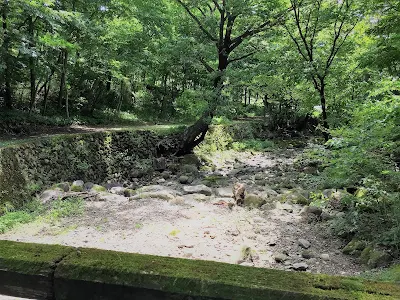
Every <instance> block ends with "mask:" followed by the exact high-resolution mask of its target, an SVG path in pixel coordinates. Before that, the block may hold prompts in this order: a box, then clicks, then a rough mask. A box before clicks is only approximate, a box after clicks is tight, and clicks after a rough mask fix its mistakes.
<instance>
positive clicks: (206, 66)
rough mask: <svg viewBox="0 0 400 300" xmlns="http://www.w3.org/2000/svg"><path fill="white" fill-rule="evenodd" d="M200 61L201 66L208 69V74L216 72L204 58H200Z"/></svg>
mask: <svg viewBox="0 0 400 300" xmlns="http://www.w3.org/2000/svg"><path fill="white" fill-rule="evenodd" d="M199 61H200V62H201V64H202V65H203V66H204V67H205V68H206V70H207V72H208V73H214V72H215V70H214V68H213V67H211V66H210V65H209V64H208V63H207V62H206V61H205V60H204V58H203V57H200V58H199Z"/></svg>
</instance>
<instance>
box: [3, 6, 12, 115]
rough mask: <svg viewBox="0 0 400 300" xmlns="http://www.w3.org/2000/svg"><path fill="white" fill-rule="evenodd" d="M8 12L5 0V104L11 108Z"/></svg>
mask: <svg viewBox="0 0 400 300" xmlns="http://www.w3.org/2000/svg"><path fill="white" fill-rule="evenodd" d="M8 12H9V3H8V0H4V1H3V3H2V23H3V24H2V25H3V46H2V52H3V53H2V54H3V55H2V56H3V57H4V99H5V106H6V108H8V109H11V108H12V106H13V101H12V90H11V55H10V43H11V36H10V29H9V25H8V22H9V21H8Z"/></svg>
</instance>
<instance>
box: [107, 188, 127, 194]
mask: <svg viewBox="0 0 400 300" xmlns="http://www.w3.org/2000/svg"><path fill="white" fill-rule="evenodd" d="M125 190H126V189H125V188H124V187H121V186H116V187H113V188H111V189H110V193H111V194H115V195H120V196H124V195H125Z"/></svg>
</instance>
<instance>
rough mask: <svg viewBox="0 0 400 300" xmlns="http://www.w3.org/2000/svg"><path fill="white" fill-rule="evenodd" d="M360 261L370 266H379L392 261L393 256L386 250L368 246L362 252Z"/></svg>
mask: <svg viewBox="0 0 400 300" xmlns="http://www.w3.org/2000/svg"><path fill="white" fill-rule="evenodd" d="M360 261H361V263H362V264H364V265H367V266H368V267H369V268H377V267H384V266H387V265H388V264H389V263H390V262H391V261H392V257H391V256H390V255H389V254H388V253H386V252H384V251H381V250H375V249H374V248H373V247H372V246H368V247H366V248H365V249H364V250H363V251H362V252H361V255H360Z"/></svg>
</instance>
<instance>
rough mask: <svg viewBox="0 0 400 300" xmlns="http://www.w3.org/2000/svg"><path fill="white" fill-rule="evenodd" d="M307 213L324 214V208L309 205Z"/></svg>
mask: <svg viewBox="0 0 400 300" xmlns="http://www.w3.org/2000/svg"><path fill="white" fill-rule="evenodd" d="M307 213H309V214H314V215H317V216H320V215H321V214H322V209H321V208H319V207H316V206H309V207H308V209H307Z"/></svg>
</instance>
